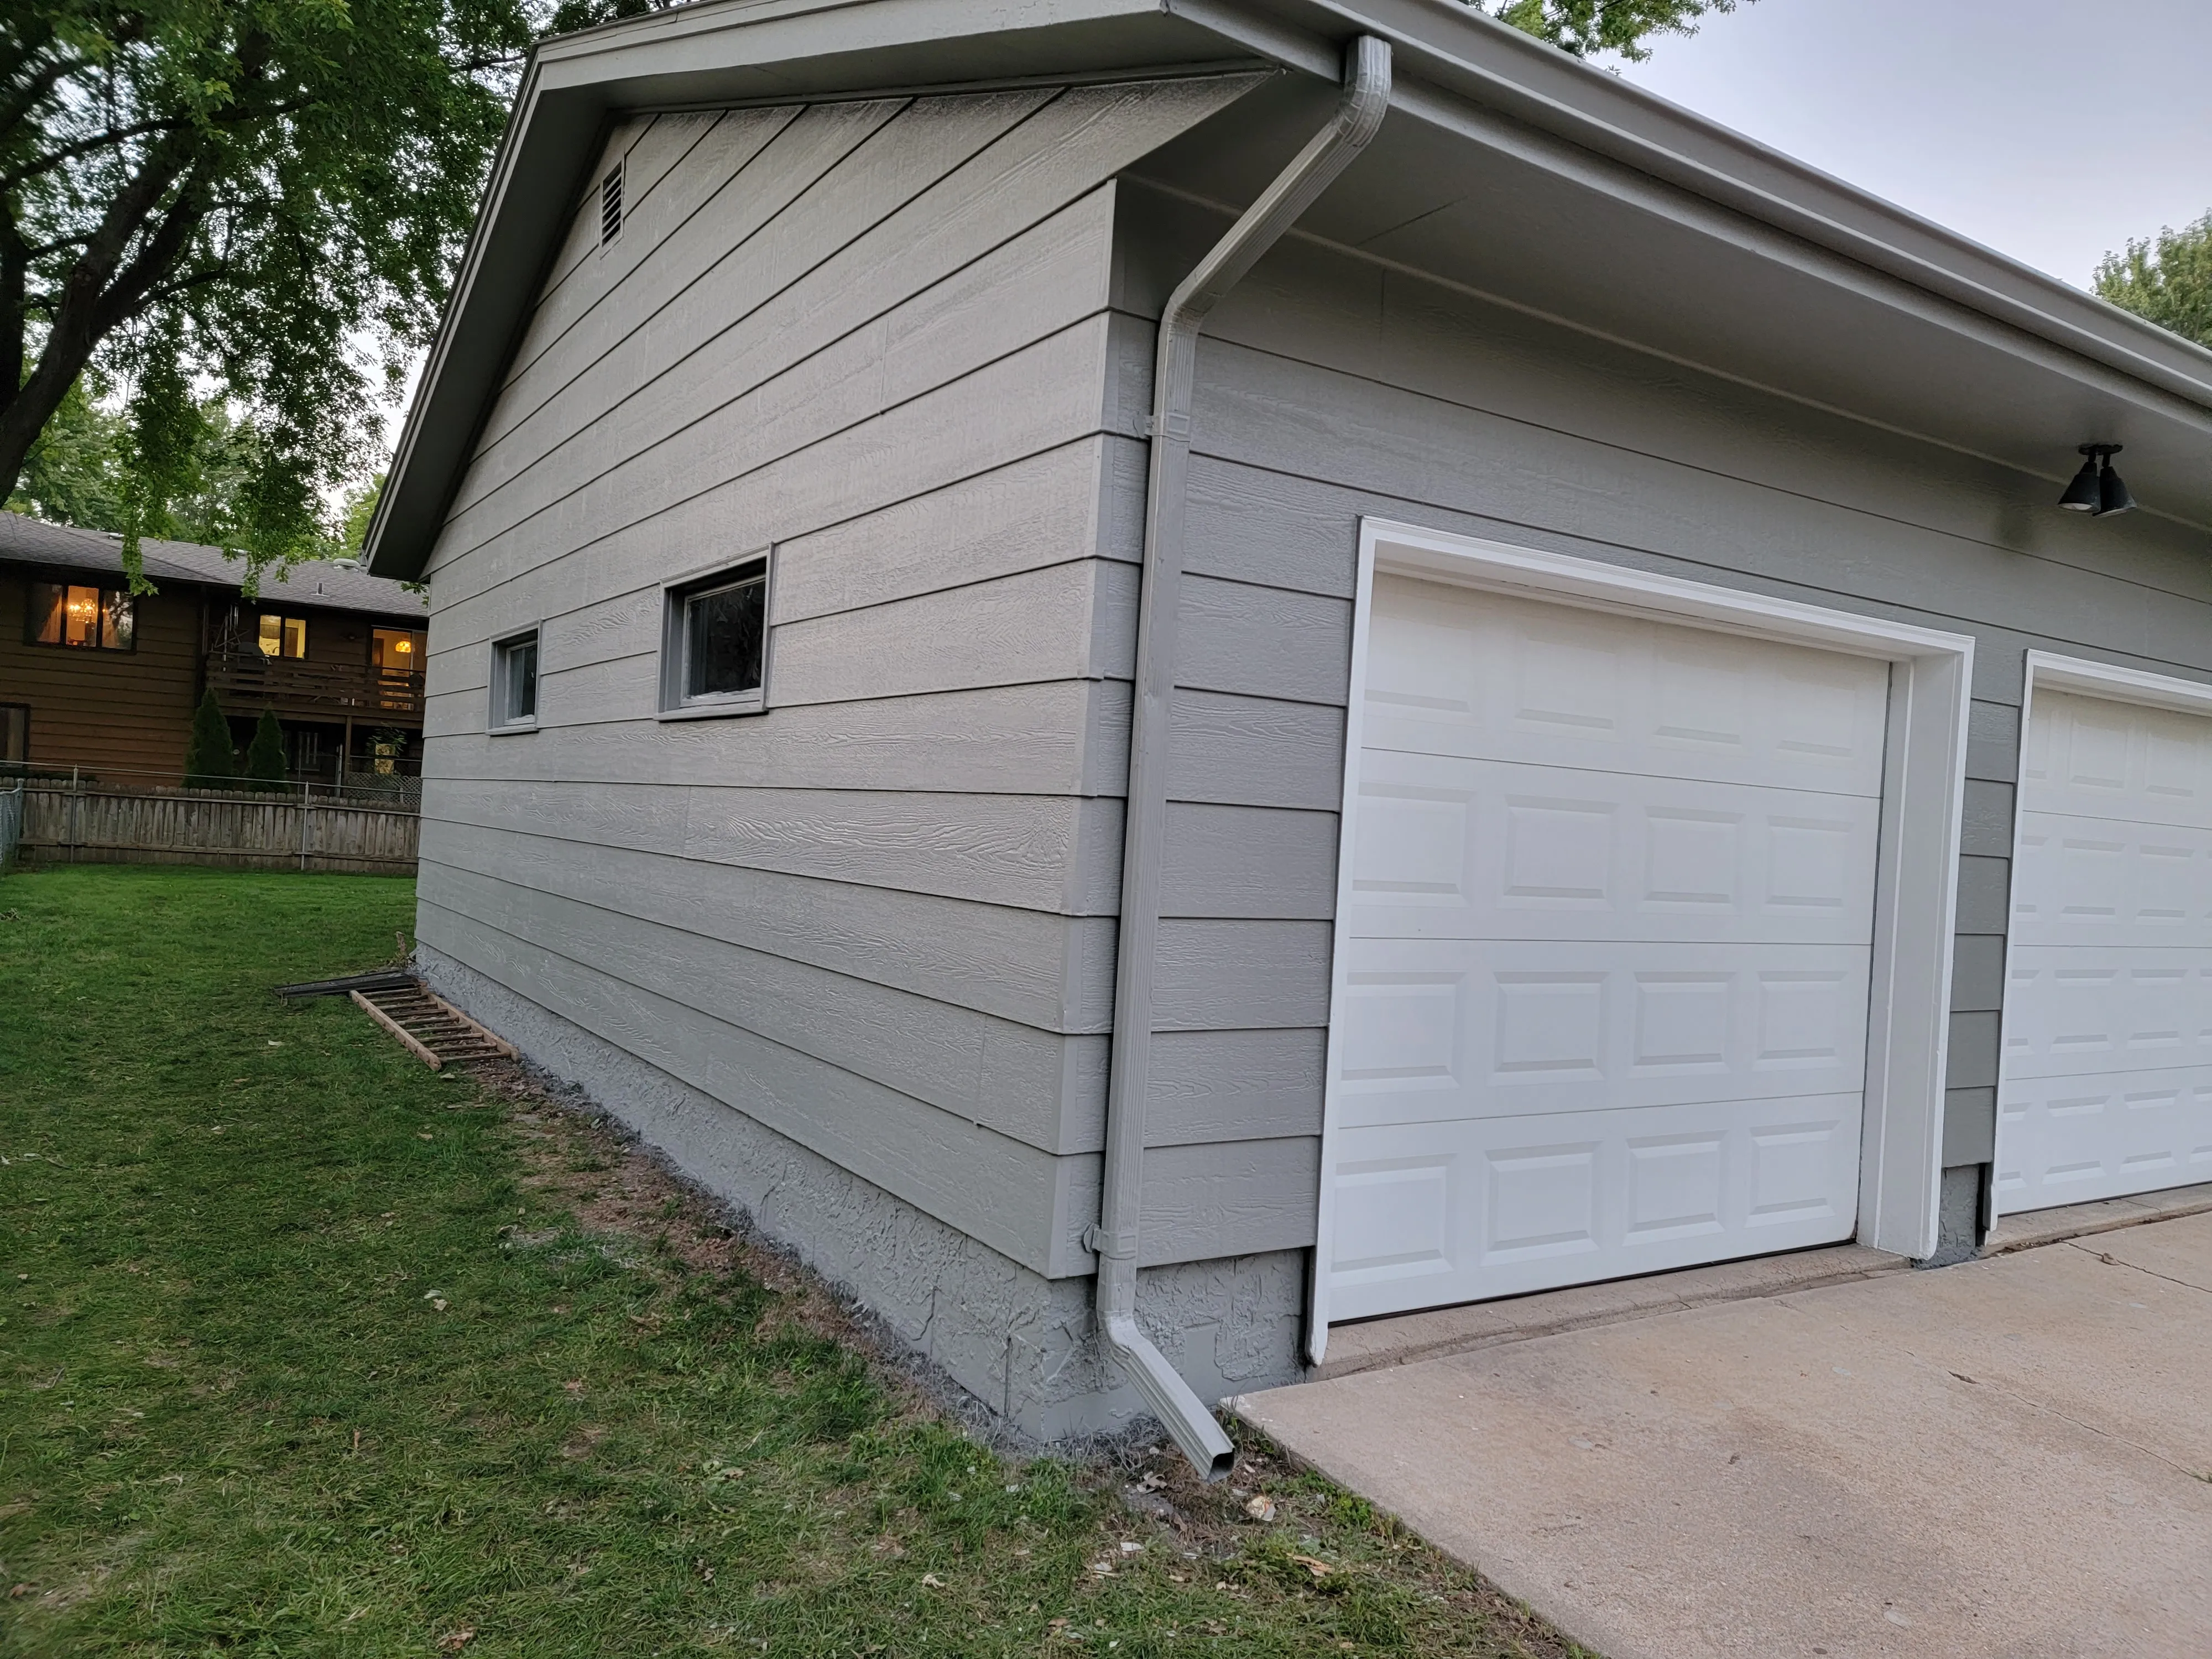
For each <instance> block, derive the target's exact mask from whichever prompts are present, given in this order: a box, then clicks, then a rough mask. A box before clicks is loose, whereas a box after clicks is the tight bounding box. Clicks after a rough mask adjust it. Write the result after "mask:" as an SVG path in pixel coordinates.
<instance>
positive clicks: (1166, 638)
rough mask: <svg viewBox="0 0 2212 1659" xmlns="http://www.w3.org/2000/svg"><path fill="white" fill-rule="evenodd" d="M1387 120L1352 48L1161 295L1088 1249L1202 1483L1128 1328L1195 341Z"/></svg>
mask: <svg viewBox="0 0 2212 1659" xmlns="http://www.w3.org/2000/svg"><path fill="white" fill-rule="evenodd" d="M1389 108H1390V49H1389V46H1385V45H1384V44H1383V42H1382V41H1380V40H1376V39H1375V38H1373V37H1372V36H1370V35H1362V36H1361V37H1360V38H1359V39H1358V40H1356V41H1354V42H1353V43H1352V46H1351V48H1350V50H1348V51H1347V52H1346V54H1345V64H1344V80H1343V92H1342V94H1341V95H1340V98H1339V100H1338V102H1337V107H1336V111H1335V113H1334V116H1333V117H1332V118H1331V119H1330V121H1329V123H1328V125H1327V126H1325V127H1323V128H1322V130H1321V131H1319V132H1317V133H1316V134H1315V135H1314V136H1313V137H1312V138H1311V139H1310V140H1309V141H1308V143H1307V144H1306V146H1305V148H1304V149H1302V150H1301V151H1299V152H1298V154H1297V155H1296V156H1295V157H1294V158H1292V160H1291V163H1290V165H1289V166H1288V167H1285V168H1284V170H1283V171H1282V172H1281V173H1279V174H1278V175H1277V177H1276V178H1275V180H1274V182H1273V184H1271V185H1268V187H1267V190H1266V191H1263V192H1262V193H1261V196H1260V197H1259V199H1258V200H1257V201H1255V202H1254V203H1253V204H1252V205H1251V206H1250V207H1249V208H1248V209H1246V210H1245V211H1244V213H1243V216H1242V217H1240V218H1239V219H1238V220H1237V222H1236V223H1235V224H1234V225H1232V226H1231V227H1230V229H1229V234H1227V235H1225V236H1224V237H1223V238H1222V239H1221V240H1220V241H1219V242H1218V243H1216V244H1215V245H1214V246H1213V248H1212V250H1211V251H1210V252H1207V254H1206V257H1205V258H1202V259H1200V261H1199V263H1198V264H1197V266H1196V268H1195V269H1194V270H1192V271H1191V272H1190V274H1189V275H1188V276H1185V277H1184V278H1183V280H1182V282H1181V283H1179V284H1177V285H1176V290H1175V292H1174V293H1173V294H1171V295H1169V296H1168V301H1167V305H1166V307H1165V309H1164V311H1163V313H1162V314H1161V318H1160V327H1159V334H1158V347H1157V349H1158V359H1157V362H1156V366H1155V368H1154V370H1153V374H1152V427H1151V437H1152V465H1151V474H1150V477H1149V480H1148V483H1147V489H1146V515H1145V516H1146V526H1145V562H1144V566H1143V586H1142V590H1141V592H1140V593H1139V599H1138V610H1137V668H1136V673H1137V680H1136V694H1135V698H1134V708H1133V710H1132V716H1131V720H1130V726H1129V794H1128V812H1127V818H1126V820H1125V822H1124V827H1123V830H1122V842H1121V846H1122V852H1121V930H1120V945H1119V950H1118V952H1117V957H1116V966H1115V986H1114V1044H1113V1051H1112V1059H1111V1061H1110V1063H1109V1066H1110V1069H1109V1073H1108V1077H1107V1095H1106V1159H1105V1167H1104V1172H1103V1189H1102V1191H1101V1194H1100V1198H1099V1223H1098V1225H1097V1227H1095V1228H1093V1229H1092V1230H1091V1232H1090V1233H1089V1234H1088V1235H1086V1237H1085V1243H1087V1244H1089V1245H1090V1246H1091V1248H1092V1249H1095V1250H1096V1251H1097V1253H1098V1323H1099V1328H1100V1331H1101V1333H1102V1334H1103V1336H1104V1338H1105V1341H1106V1346H1107V1348H1108V1351H1109V1352H1111V1353H1112V1354H1113V1356H1114V1358H1115V1360H1116V1361H1118V1362H1119V1363H1120V1364H1121V1371H1122V1374H1123V1375H1124V1376H1126V1377H1127V1379H1128V1381H1129V1383H1131V1385H1132V1386H1133V1387H1134V1388H1135V1389H1137V1391H1138V1392H1139V1394H1141V1395H1144V1397H1145V1399H1146V1402H1147V1403H1149V1404H1150V1405H1151V1406H1152V1409H1153V1410H1154V1411H1155V1412H1156V1413H1158V1415H1159V1418H1160V1420H1161V1422H1163V1423H1164V1424H1165V1425H1167V1429H1168V1431H1169V1433H1170V1434H1171V1435H1173V1436H1174V1437H1175V1441H1176V1444H1177V1445H1178V1446H1180V1447H1181V1448H1182V1452H1183V1455H1185V1456H1186V1457H1188V1458H1189V1459H1190V1461H1191V1462H1192V1464H1193V1465H1194V1466H1195V1467H1196V1468H1197V1469H1198V1470H1199V1472H1200V1474H1203V1475H1204V1476H1205V1477H1206V1479H1207V1480H1220V1479H1222V1478H1223V1477H1224V1476H1225V1475H1226V1474H1228V1473H1229V1469H1230V1466H1231V1464H1232V1463H1234V1462H1235V1461H1236V1449H1235V1448H1234V1447H1232V1446H1231V1444H1230V1442H1229V1437H1227V1436H1226V1435H1225V1434H1224V1433H1223V1432H1222V1431H1221V1426H1220V1425H1219V1424H1218V1423H1216V1422H1215V1421H1214V1420H1213V1415H1212V1413H1211V1412H1209V1411H1208V1410H1207V1409H1206V1407H1205V1406H1204V1405H1203V1404H1202V1403H1201V1402H1200V1400H1199V1398H1198V1396H1197V1395H1195V1394H1194V1393H1193V1392H1192V1391H1191V1388H1190V1384H1189V1383H1187V1382H1185V1381H1184V1380H1183V1379H1182V1376H1179V1375H1178V1374H1177V1373H1176V1370H1175V1368H1174V1367H1173V1366H1171V1365H1170V1364H1168V1362H1167V1360H1166V1358H1164V1356H1163V1355H1162V1354H1161V1352H1160V1351H1159V1350H1158V1347H1156V1346H1154V1345H1153V1343H1152V1339H1151V1338H1150V1337H1148V1336H1146V1334H1144V1332H1143V1330H1142V1329H1141V1328H1139V1326H1138V1323H1137V1265H1138V1262H1139V1260H1140V1259H1141V1256H1142V1242H1141V1240H1140V1238H1139V1224H1140V1221H1141V1218H1142V1216H1143V1211H1144V1179H1145V1107H1146V1096H1147V1093H1148V1091H1149V1088H1150V1080H1151V1062H1152V1017H1153V970H1154V967H1155V965H1156V957H1157V954H1158V945H1159V929H1160V907H1161V896H1162V887H1163V878H1164V870H1165V867H1166V862H1167V860H1166V843H1167V838H1168V779H1169V771H1170V766H1169V760H1168V749H1169V744H1170V739H1171V738H1172V736H1173V730H1174V714H1173V705H1174V701H1175V683H1176V626H1177V623H1178V619H1179V617H1180V613H1181V609H1182V561H1183V555H1182V528H1183V490H1184V486H1185V483H1186V482H1187V478H1188V472H1189V470H1190V405H1191V398H1192V393H1193V389H1194V386H1195V384H1196V380H1197V369H1198V336H1199V331H1200V329H1201V328H1203V327H1204V326H1205V323H1206V313H1208V312H1210V311H1212V309H1213V307H1214V306H1215V305H1216V304H1217V303H1218V302H1219V301H1220V299H1221V297H1222V296H1223V295H1225V294H1227V293H1228V292H1229V290H1230V289H1231V288H1233V287H1235V286H1236V285H1237V282H1238V281H1239V280H1241V279H1242V278H1243V276H1244V275H1245V273H1246V272H1248V271H1249V270H1251V269H1252V267H1253V266H1254V265H1255V264H1257V263H1258V262H1259V259H1260V256H1261V254H1263V253H1265V252H1267V249H1268V248H1269V247H1270V246H1273V243H1274V242H1275V241H1276V240H1278V239H1279V237H1280V236H1281V235H1282V234H1283V233H1284V232H1285V231H1286V230H1288V229H1289V228H1291V225H1292V224H1294V223H1296V222H1297V217H1298V216H1299V215H1300V214H1301V213H1303V212H1304V211H1305V210H1306V209H1307V208H1308V207H1310V206H1311V205H1312V204H1313V203H1314V201H1315V200H1316V197H1319V196H1320V195H1321V193H1322V191H1325V190H1327V189H1328V186H1329V185H1330V183H1331V182H1332V181H1333V180H1334V179H1335V178H1336V177H1337V175H1338V174H1340V173H1342V172H1343V171H1344V169H1345V168H1346V167H1348V166H1350V165H1351V164H1352V161H1353V160H1354V159H1355V158H1356V157H1357V156H1358V154H1359V153H1360V151H1361V150H1363V149H1365V148H1366V147H1367V143H1368V141H1369V140H1370V139H1371V138H1373V137H1374V136H1375V134H1376V132H1377V131H1379V130H1380V129H1381V127H1382V125H1383V117H1384V116H1385V115H1386V114H1388V113H1389Z"/></svg>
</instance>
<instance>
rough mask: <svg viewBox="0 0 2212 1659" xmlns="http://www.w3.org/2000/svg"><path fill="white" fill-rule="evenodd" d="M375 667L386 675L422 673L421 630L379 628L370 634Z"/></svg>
mask: <svg viewBox="0 0 2212 1659" xmlns="http://www.w3.org/2000/svg"><path fill="white" fill-rule="evenodd" d="M370 638H371V641H372V642H373V643H372V647H371V648H372V652H373V654H374V657H375V659H376V665H377V666H378V667H379V668H381V669H383V670H384V671H386V672H387V673H392V674H419V673H421V672H422V629H419V628H379V629H372V630H371V632H370Z"/></svg>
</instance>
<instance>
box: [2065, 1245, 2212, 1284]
mask: <svg viewBox="0 0 2212 1659" xmlns="http://www.w3.org/2000/svg"><path fill="white" fill-rule="evenodd" d="M2065 1242H2066V1243H2068V1244H2069V1245H2071V1246H2072V1247H2073V1248H2074V1249H2077V1250H2079V1251H2081V1254H2082V1255H2093V1256H2095V1257H2096V1258H2097V1260H2098V1261H2101V1262H2103V1263H2104V1264H2105V1265H2106V1267H2126V1268H2128V1269H2130V1271H2132V1272H2135V1273H2141V1274H2142V1275H2143V1276H2144V1277H2145V1278H2146V1279H2164V1280H2165V1281H2166V1283H2167V1284H2169V1285H2180V1286H2181V1288H2182V1289H2183V1290H2185V1291H2196V1292H2197V1295H2199V1296H2212V1290H2208V1289H2206V1288H2205V1287H2204V1286H2203V1285H2192V1284H2191V1283H2190V1282H2189V1281H2188V1280H2187V1279H2176V1278H2175V1277H2174V1276H2173V1275H2172V1273H2160V1272H2159V1270H2158V1269H2157V1268H2155V1267H2144V1266H2143V1265H2142V1263H2141V1262H2140V1261H2129V1260H2128V1259H2127V1258H2126V1257H2125V1256H2120V1255H2113V1254H2112V1252H2111V1251H2109V1250H2093V1249H2090V1248H2089V1247H2088V1246H2087V1244H2084V1243H2081V1240H2079V1239H2077V1238H2069V1239H2068V1240H2066V1241H2065Z"/></svg>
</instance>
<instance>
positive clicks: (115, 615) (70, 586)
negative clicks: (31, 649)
mask: <svg viewBox="0 0 2212 1659" xmlns="http://www.w3.org/2000/svg"><path fill="white" fill-rule="evenodd" d="M30 620H31V638H32V639H33V641H36V642H37V643H39V644H40V645H66V646H76V647H81V648H82V649H85V650H92V651H128V650H130V649H131V647H132V645H133V643H134V642H135V638H136V624H137V612H136V610H135V608H134V605H133V603H132V601H131V595H130V594H129V593H128V592H125V591H124V590H123V589H122V588H119V587H93V586H78V585H77V584H76V583H74V582H33V583H32V584H31V618H30Z"/></svg>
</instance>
